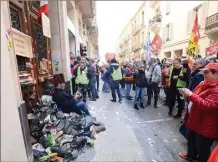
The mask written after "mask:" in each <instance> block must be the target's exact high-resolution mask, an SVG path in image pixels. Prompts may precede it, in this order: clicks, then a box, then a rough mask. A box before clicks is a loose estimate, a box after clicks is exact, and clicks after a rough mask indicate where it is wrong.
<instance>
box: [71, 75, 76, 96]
mask: <svg viewBox="0 0 218 162" xmlns="http://www.w3.org/2000/svg"><path fill="white" fill-rule="evenodd" d="M75 80H76V79H75V78H72V90H73V94H75V93H76V89H77V88H76V83H75Z"/></svg>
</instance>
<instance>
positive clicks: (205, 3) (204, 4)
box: [202, 1, 209, 28]
mask: <svg viewBox="0 0 218 162" xmlns="http://www.w3.org/2000/svg"><path fill="white" fill-rule="evenodd" d="M208 3H209V2H208V1H206V2H204V3H203V4H202V28H203V27H205V23H206V18H207V12H208Z"/></svg>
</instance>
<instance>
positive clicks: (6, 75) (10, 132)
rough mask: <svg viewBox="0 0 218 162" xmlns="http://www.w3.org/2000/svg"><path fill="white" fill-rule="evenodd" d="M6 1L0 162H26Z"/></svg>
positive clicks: (3, 9)
mask: <svg viewBox="0 0 218 162" xmlns="http://www.w3.org/2000/svg"><path fill="white" fill-rule="evenodd" d="M7 3H8V1H1V75H2V78H1V161H28V159H27V154H26V150H25V145H24V139H23V134H22V129H21V124H20V117H19V113H18V102H19V101H18V100H17V96H16V89H15V88H14V76H13V75H14V72H13V70H12V67H13V64H14V62H11V59H10V53H9V51H8V40H7V39H6V34H5V31H6V26H5V25H6V23H5V22H4V20H5V19H4V18H5V17H4V16H5V13H6V14H7V13H8V12H5V11H7V9H8V8H7Z"/></svg>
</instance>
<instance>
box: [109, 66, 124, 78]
mask: <svg viewBox="0 0 218 162" xmlns="http://www.w3.org/2000/svg"><path fill="white" fill-rule="evenodd" d="M111 76H112V78H113V80H122V72H121V68H120V67H119V68H118V69H117V70H115V69H113V73H112V74H111Z"/></svg>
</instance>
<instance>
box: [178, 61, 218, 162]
mask: <svg viewBox="0 0 218 162" xmlns="http://www.w3.org/2000/svg"><path fill="white" fill-rule="evenodd" d="M202 70H203V72H204V79H205V81H203V82H202V83H200V84H199V85H198V86H197V87H196V89H195V90H194V92H192V91H190V90H189V89H187V88H181V89H180V93H181V94H183V95H184V96H185V97H187V98H188V100H189V101H190V103H189V105H188V110H189V116H188V121H187V128H188V130H189V131H188V135H187V137H188V151H187V154H186V153H180V156H181V157H182V158H184V159H186V160H189V161H198V162H206V161H207V160H208V158H209V156H210V153H211V152H210V147H211V146H212V144H213V142H214V141H215V140H217V139H218V63H209V64H208V65H207V66H206V67H205V68H204V69H202Z"/></svg>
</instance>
